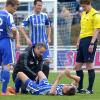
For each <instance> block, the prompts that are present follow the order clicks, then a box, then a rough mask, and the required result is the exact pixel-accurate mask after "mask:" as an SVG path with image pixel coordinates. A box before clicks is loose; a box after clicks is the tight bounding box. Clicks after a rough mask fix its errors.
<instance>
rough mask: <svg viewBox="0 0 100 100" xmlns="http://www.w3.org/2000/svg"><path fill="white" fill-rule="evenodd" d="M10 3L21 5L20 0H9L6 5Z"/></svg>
mask: <svg viewBox="0 0 100 100" xmlns="http://www.w3.org/2000/svg"><path fill="white" fill-rule="evenodd" d="M8 5H11V6H15V5H19V1H18V0H7V1H6V6H8Z"/></svg>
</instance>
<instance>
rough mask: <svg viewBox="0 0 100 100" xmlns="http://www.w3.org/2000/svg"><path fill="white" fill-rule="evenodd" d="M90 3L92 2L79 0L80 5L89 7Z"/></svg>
mask: <svg viewBox="0 0 100 100" xmlns="http://www.w3.org/2000/svg"><path fill="white" fill-rule="evenodd" d="M91 1H92V0H80V4H87V5H89V4H91Z"/></svg>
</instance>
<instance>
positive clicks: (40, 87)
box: [26, 79, 64, 95]
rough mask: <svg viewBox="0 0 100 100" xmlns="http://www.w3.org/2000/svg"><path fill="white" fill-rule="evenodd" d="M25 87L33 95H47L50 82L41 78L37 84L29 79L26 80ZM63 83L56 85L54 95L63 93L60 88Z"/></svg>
mask: <svg viewBox="0 0 100 100" xmlns="http://www.w3.org/2000/svg"><path fill="white" fill-rule="evenodd" d="M26 83H27V84H26V89H27V90H28V91H29V92H30V93H31V94H33V95H49V92H50V89H51V87H52V84H49V82H48V80H47V79H44V80H42V81H41V82H40V83H39V84H36V83H34V82H33V81H31V80H27V81H26ZM63 86H64V84H59V85H57V86H56V95H63V94H62V88H63Z"/></svg>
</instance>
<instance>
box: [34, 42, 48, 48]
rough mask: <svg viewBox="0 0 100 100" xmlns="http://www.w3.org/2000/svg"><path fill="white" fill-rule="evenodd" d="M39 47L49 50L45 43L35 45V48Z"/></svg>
mask: <svg viewBox="0 0 100 100" xmlns="http://www.w3.org/2000/svg"><path fill="white" fill-rule="evenodd" d="M37 47H44V48H45V49H47V47H46V45H45V44H44V43H37V44H36V45H35V48H37Z"/></svg>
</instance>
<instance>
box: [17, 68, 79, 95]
mask: <svg viewBox="0 0 100 100" xmlns="http://www.w3.org/2000/svg"><path fill="white" fill-rule="evenodd" d="M37 75H38V78H39V84H36V83H35V81H32V80H30V79H29V78H28V77H27V76H26V75H25V74H24V73H23V72H18V74H17V77H18V78H19V79H20V80H21V81H22V82H23V83H24V84H25V86H26V89H27V90H28V91H29V93H31V94H32V95H75V93H76V86H77V85H78V83H79V80H80V78H79V77H78V76H76V75H71V73H70V70H68V69H66V70H64V71H63V72H60V73H59V75H58V76H57V78H56V81H55V82H54V84H50V83H49V82H48V80H47V78H46V76H45V75H44V73H43V72H42V71H39V72H38V74H37ZM64 75H66V77H67V78H69V79H73V80H74V81H73V82H72V83H71V84H59V82H60V81H61V79H62V77H63V76H64Z"/></svg>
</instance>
